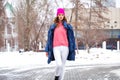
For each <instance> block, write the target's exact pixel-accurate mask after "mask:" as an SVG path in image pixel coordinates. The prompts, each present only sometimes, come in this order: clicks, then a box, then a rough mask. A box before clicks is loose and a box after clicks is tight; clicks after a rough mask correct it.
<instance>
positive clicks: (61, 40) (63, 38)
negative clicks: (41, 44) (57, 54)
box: [53, 23, 68, 47]
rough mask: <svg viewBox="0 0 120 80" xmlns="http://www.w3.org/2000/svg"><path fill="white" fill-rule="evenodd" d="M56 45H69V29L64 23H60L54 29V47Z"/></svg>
mask: <svg viewBox="0 0 120 80" xmlns="http://www.w3.org/2000/svg"><path fill="white" fill-rule="evenodd" d="M56 46H68V39H67V31H66V29H65V28H64V26H63V25H62V23H59V24H58V26H57V27H56V28H55V30H54V38H53V47H56Z"/></svg>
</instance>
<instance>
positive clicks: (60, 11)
mask: <svg viewBox="0 0 120 80" xmlns="http://www.w3.org/2000/svg"><path fill="white" fill-rule="evenodd" d="M59 14H63V15H65V11H64V9H63V8H58V9H57V16H58V15H59Z"/></svg>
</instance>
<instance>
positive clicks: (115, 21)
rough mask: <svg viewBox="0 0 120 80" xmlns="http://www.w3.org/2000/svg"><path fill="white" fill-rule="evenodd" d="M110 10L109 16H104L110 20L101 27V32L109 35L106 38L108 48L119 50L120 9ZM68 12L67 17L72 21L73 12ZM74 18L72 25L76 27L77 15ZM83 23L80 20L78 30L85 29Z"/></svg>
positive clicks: (67, 10)
mask: <svg viewBox="0 0 120 80" xmlns="http://www.w3.org/2000/svg"><path fill="white" fill-rule="evenodd" d="M108 9H109V11H108V14H104V16H105V17H106V18H108V19H109V20H107V21H106V22H104V24H103V25H102V26H100V27H101V31H104V32H105V33H106V35H107V38H106V39H107V40H106V42H107V43H106V44H107V46H108V47H109V46H114V47H115V48H117V45H118V44H119V45H120V8H115V7H108ZM88 10H89V8H88ZM66 12H67V13H66V14H67V15H66V16H67V18H68V19H69V20H70V18H71V15H72V14H71V12H72V10H69V9H66ZM82 12H83V11H82ZM68 14H69V15H68ZM87 15H88V13H86V12H85V13H84V14H83V16H87ZM72 18H73V19H72V24H73V25H75V15H73V16H72ZM68 22H69V21H68ZM81 23H82V22H81V21H80V20H78V26H77V27H78V29H79V28H80V29H83V28H82V26H81V25H82V24H81ZM79 25H80V26H79ZM79 35H81V34H80V33H78V35H77V37H79ZM118 41H119V42H118ZM107 46H106V47H107ZM119 49H120V47H119Z"/></svg>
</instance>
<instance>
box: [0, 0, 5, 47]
mask: <svg viewBox="0 0 120 80" xmlns="http://www.w3.org/2000/svg"><path fill="white" fill-rule="evenodd" d="M3 3H4V0H0V48H1V47H3V46H4V36H3V35H4V26H5V11H4V6H3Z"/></svg>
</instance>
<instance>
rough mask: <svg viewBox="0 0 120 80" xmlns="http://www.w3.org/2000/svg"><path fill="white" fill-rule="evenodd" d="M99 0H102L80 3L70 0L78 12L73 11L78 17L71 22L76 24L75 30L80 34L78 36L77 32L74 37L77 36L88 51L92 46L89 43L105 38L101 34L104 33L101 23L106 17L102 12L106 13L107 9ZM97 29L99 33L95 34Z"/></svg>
mask: <svg viewBox="0 0 120 80" xmlns="http://www.w3.org/2000/svg"><path fill="white" fill-rule="evenodd" d="M101 1H103V0H89V2H90V4H88V3H82V2H80V1H79V0H77V2H76V3H77V4H76V3H75V1H72V2H73V4H75V5H76V6H75V7H74V8H76V7H77V6H78V8H76V9H77V10H78V12H77V13H76V12H74V13H75V15H78V17H76V18H78V19H76V20H75V22H74V21H73V24H76V30H75V31H77V32H78V33H80V34H81V35H80V36H79V35H78V33H77V35H76V38H79V40H80V41H82V43H84V45H86V49H87V50H88V52H89V49H90V47H92V46H91V45H94V44H96V43H99V42H101V40H103V39H105V37H104V36H103V35H105V33H104V32H103V31H102V28H104V26H103V24H104V22H105V21H107V20H108V19H107V18H106V17H105V16H104V15H103V14H106V13H107V12H108V9H107V7H106V6H104V5H102V2H101ZM104 1H107V0H104ZM86 6H87V7H86ZM98 30H99V35H96V34H98V32H97V31H98ZM78 36H79V37H78ZM99 37H100V38H101V39H100V38H99ZM78 42H79V41H78ZM93 43H94V44H93Z"/></svg>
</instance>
